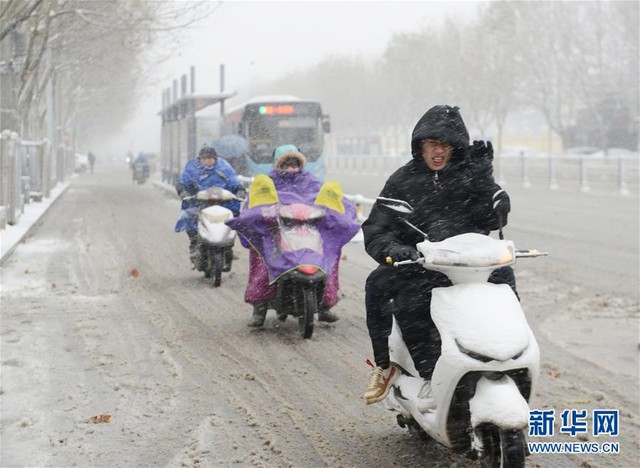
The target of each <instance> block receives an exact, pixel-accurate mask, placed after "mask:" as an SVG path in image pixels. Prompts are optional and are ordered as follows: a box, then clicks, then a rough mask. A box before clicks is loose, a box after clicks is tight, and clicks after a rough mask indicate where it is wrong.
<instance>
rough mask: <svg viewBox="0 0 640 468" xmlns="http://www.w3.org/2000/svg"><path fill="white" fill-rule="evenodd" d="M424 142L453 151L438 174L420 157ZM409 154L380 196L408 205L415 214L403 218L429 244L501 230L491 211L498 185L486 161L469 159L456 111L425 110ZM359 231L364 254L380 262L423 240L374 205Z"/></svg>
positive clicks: (444, 108)
mask: <svg viewBox="0 0 640 468" xmlns="http://www.w3.org/2000/svg"><path fill="white" fill-rule="evenodd" d="M426 139H433V140H439V141H443V142H445V143H447V144H449V145H451V146H452V147H453V153H452V156H451V159H450V160H449V163H448V164H447V165H446V166H445V167H444V168H443V169H442V170H440V171H433V170H431V169H429V167H428V166H427V164H426V163H425V162H424V159H423V158H422V142H423V141H424V140H426ZM411 152H412V155H413V159H412V160H411V161H409V162H408V163H407V164H405V165H404V166H402V167H401V168H400V169H398V170H397V171H396V172H394V173H393V174H392V175H391V176H390V177H389V179H388V180H387V182H386V184H385V186H384V188H383V189H382V191H381V192H380V196H381V197H386V198H395V199H400V200H404V201H406V202H408V203H409V204H410V205H411V206H412V207H413V208H414V212H413V213H412V214H410V215H409V217H408V218H407V220H408V221H409V222H411V223H412V224H413V225H415V226H417V227H418V228H419V229H420V230H422V231H423V232H425V233H427V235H428V236H429V240H430V241H434V242H438V241H442V240H444V239H447V238H449V237H452V236H455V235H458V234H463V233H468V232H475V233H480V234H489V232H490V231H492V230H496V229H498V228H499V227H500V225H499V220H498V217H497V216H496V214H495V213H494V211H493V207H492V197H493V195H494V193H495V192H496V191H498V190H500V186H499V185H498V184H496V183H495V181H494V180H493V175H492V171H491V158H490V157H489V158H488V159H485V158H481V159H482V160H472V159H471V156H470V148H469V133H468V132H467V129H466V127H465V124H464V121H463V120H462V117H461V116H460V113H459V112H458V108H457V107H450V106H435V107H432V108H431V109H429V110H428V111H427V112H426V113H425V114H424V115H423V116H422V118H420V120H419V121H418V123H417V124H416V126H415V128H414V129H413V134H412V137H411ZM474 159H478V158H474ZM362 230H363V232H364V242H365V249H366V251H367V253H368V254H369V255H370V256H371V257H372V258H373V259H374V260H376V261H377V262H378V263H380V264H384V263H385V259H386V257H387V256H388V253H389V249H390V248H391V247H393V246H394V245H409V246H412V247H413V246H415V245H416V244H417V243H418V242H421V241H423V240H424V239H423V238H422V236H421V235H420V234H419V233H418V232H416V231H415V230H413V229H411V228H410V227H409V226H407V225H406V224H405V223H403V222H402V221H400V220H398V219H397V218H396V217H394V216H393V215H392V214H389V213H386V212H384V211H383V210H381V209H380V208H378V207H377V206H376V205H374V206H373V208H372V210H371V214H370V215H369V217H368V219H367V220H366V221H365V222H364V224H363V225H362Z"/></svg>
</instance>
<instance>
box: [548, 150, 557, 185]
mask: <svg viewBox="0 0 640 468" xmlns="http://www.w3.org/2000/svg"><path fill="white" fill-rule="evenodd" d="M549 189H551V190H557V189H558V183H557V182H556V160H555V158H554V157H553V156H552V155H551V153H549Z"/></svg>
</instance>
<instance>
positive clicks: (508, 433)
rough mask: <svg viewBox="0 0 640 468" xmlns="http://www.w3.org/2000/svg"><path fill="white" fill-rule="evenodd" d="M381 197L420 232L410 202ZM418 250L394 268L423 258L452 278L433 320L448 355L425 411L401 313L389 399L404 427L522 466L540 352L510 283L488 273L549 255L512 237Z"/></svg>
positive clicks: (467, 239)
mask: <svg viewBox="0 0 640 468" xmlns="http://www.w3.org/2000/svg"><path fill="white" fill-rule="evenodd" d="M377 203H378V206H379V207H382V208H384V209H388V210H392V211H393V213H394V214H395V215H397V216H399V217H400V218H401V219H402V220H403V221H404V222H405V223H406V224H408V225H409V226H411V227H412V228H414V229H416V230H417V228H415V226H412V225H411V223H409V222H408V221H407V220H406V219H404V218H405V217H406V215H408V214H409V213H411V212H412V211H413V208H412V207H411V206H410V205H409V204H408V203H406V202H405V201H403V200H392V199H384V198H378V201H377ZM422 234H423V235H424V233H422ZM501 237H502V236H501ZM425 239H426V235H425ZM416 249H417V250H418V252H420V254H421V255H422V257H421V258H419V259H418V260H416V261H411V260H409V261H404V262H397V263H394V265H396V266H401V265H403V264H409V263H420V264H422V266H424V268H427V269H429V270H435V271H439V272H441V273H444V274H445V275H447V276H448V277H449V279H450V280H451V282H452V283H453V286H450V287H443V288H434V289H433V291H432V299H431V317H432V318H433V322H434V324H435V325H436V327H437V328H438V331H439V333H440V337H441V343H442V345H441V355H440V357H439V358H438V361H437V363H436V366H435V369H434V372H433V376H432V380H431V382H430V384H431V394H430V395H429V398H428V401H429V403H430V404H429V405H427V408H425V395H420V392H421V390H422V389H423V388H425V387H424V384H425V383H426V381H425V380H423V379H422V378H420V376H419V374H418V372H417V371H416V368H415V365H414V363H413V360H412V359H411V356H410V354H409V351H408V349H407V346H406V344H405V343H404V341H403V339H402V333H401V332H400V329H399V326H398V325H397V323H396V322H395V319H394V322H393V329H392V333H391V335H390V337H389V348H390V350H389V351H390V359H391V362H393V363H394V364H395V365H396V366H397V367H399V368H400V369H401V372H400V375H399V376H398V377H397V378H396V379H394V382H393V384H392V388H391V390H390V392H389V395H388V397H387V398H386V399H385V400H383V404H384V405H386V407H387V408H388V409H390V410H392V411H396V412H398V413H399V414H398V416H397V420H398V424H400V426H402V427H408V428H409V430H410V431H412V432H414V431H415V432H418V433H422V432H423V431H424V432H426V434H428V435H429V436H430V437H431V438H433V439H435V440H436V441H437V442H439V443H440V444H442V445H444V446H446V447H449V448H451V449H452V450H454V451H455V452H457V453H465V454H467V455H468V456H469V457H470V458H474V459H478V460H480V462H481V463H482V465H483V466H486V467H505V468H506V467H508V468H514V467H522V466H524V461H525V457H526V456H527V455H528V451H527V445H526V442H525V434H526V429H527V427H528V422H529V405H528V401H529V399H530V398H531V396H532V395H533V393H534V391H535V387H536V381H537V378H538V373H539V367H540V353H539V349H538V344H537V342H536V338H535V336H534V335H533V333H532V331H531V329H530V328H529V325H528V324H527V320H526V318H525V316H524V313H523V311H522V308H521V307H520V302H519V301H518V298H517V297H516V295H515V294H514V292H513V291H512V289H511V288H510V287H509V286H508V285H506V284H492V283H488V282H487V279H488V278H489V275H490V274H491V272H492V271H493V270H495V269H497V268H500V267H504V266H507V265H510V264H512V263H514V262H515V259H516V257H536V256H538V255H546V253H541V252H537V251H534V250H532V251H517V250H515V248H514V245H513V242H512V241H506V240H501V239H495V238H492V237H489V236H484V235H481V234H472V233H470V234H462V235H458V236H454V237H451V238H449V239H446V240H444V241H442V242H430V241H428V240H425V241H423V242H420V243H419V244H417V245H416Z"/></svg>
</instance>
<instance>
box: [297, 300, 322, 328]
mask: <svg viewBox="0 0 640 468" xmlns="http://www.w3.org/2000/svg"><path fill="white" fill-rule="evenodd" d="M302 299H303V304H302V307H303V310H302V314H300V316H299V317H298V329H299V330H300V334H301V335H302V336H303V337H304V338H311V335H313V319H314V316H315V314H316V312H318V302H317V301H316V295H315V292H314V291H312V290H311V289H303V290H302Z"/></svg>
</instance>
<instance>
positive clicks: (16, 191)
mask: <svg viewBox="0 0 640 468" xmlns="http://www.w3.org/2000/svg"><path fill="white" fill-rule="evenodd" d="M50 146H51V145H50V144H49V142H48V140H47V139H46V138H45V139H43V140H39V141H32V140H23V139H21V138H20V136H19V135H18V134H17V133H15V132H11V131H9V130H4V131H2V133H0V229H4V228H5V226H6V225H7V224H10V225H12V224H16V223H17V222H18V221H19V219H20V216H21V215H22V213H24V208H25V205H26V204H29V203H33V202H36V203H37V202H41V201H42V199H43V198H48V197H49V193H50V191H51V189H52V188H54V187H55V186H56V184H57V183H58V182H62V181H63V180H64V177H65V176H66V175H68V174H70V173H71V172H72V171H73V168H74V154H73V151H72V149H71V148H67V147H60V148H58V150H57V151H56V152H52V151H51V147H50Z"/></svg>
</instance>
